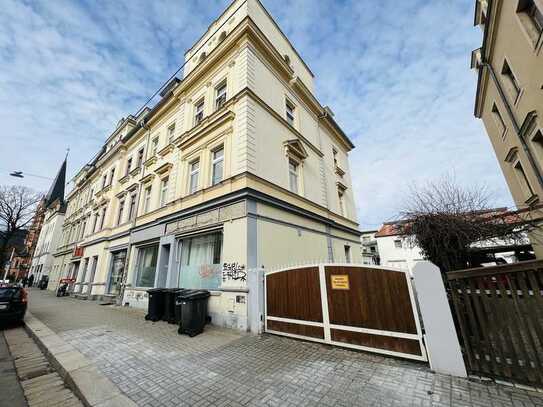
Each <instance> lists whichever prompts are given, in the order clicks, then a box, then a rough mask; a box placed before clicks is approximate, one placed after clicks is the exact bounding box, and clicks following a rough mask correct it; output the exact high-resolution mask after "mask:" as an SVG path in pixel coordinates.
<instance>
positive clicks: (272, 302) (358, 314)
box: [265, 264, 427, 361]
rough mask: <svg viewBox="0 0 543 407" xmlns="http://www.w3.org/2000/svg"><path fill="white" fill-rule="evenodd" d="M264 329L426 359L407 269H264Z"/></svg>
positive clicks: (325, 267)
mask: <svg viewBox="0 0 543 407" xmlns="http://www.w3.org/2000/svg"><path fill="white" fill-rule="evenodd" d="M265 295H266V300H265V304H266V310H265V316H266V318H265V329H266V331H267V332H270V333H274V334H278V335H285V336H291V337H295V338H300V339H306V340H311V341H317V342H323V343H328V344H331V345H337V346H344V347H348V348H355V349H361V350H366V351H371V352H375V353H382V354H386V355H393V356H399V357H404V358H408V359H415V360H423V361H426V360H427V359H426V352H425V349H424V345H423V342H422V332H421V328H420V324H419V320H418V314H417V312H416V308H415V301H414V297H413V291H412V287H411V281H410V279H409V276H408V275H407V272H405V271H401V270H391V269H386V268H383V267H375V266H374V267H372V266H355V265H346V264H342V265H335V264H320V265H315V266H306V267H301V268H289V269H284V270H279V271H273V272H269V273H266V278H265Z"/></svg>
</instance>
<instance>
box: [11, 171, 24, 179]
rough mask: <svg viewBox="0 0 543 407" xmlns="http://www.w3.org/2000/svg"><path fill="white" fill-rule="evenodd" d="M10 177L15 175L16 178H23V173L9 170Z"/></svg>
mask: <svg viewBox="0 0 543 407" xmlns="http://www.w3.org/2000/svg"><path fill="white" fill-rule="evenodd" d="M9 175H11V176H12V177H16V178H24V175H23V172H22V171H13V172H10V174H9Z"/></svg>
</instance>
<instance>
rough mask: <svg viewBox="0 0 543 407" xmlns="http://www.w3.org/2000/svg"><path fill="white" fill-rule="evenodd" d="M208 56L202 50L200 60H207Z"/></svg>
mask: <svg viewBox="0 0 543 407" xmlns="http://www.w3.org/2000/svg"><path fill="white" fill-rule="evenodd" d="M206 58H207V54H206V53H205V52H202V54H201V55H200V62H203V61H205V59H206Z"/></svg>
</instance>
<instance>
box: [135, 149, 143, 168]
mask: <svg viewBox="0 0 543 407" xmlns="http://www.w3.org/2000/svg"><path fill="white" fill-rule="evenodd" d="M143 153H144V150H143V148H140V150H139V151H138V158H137V161H136V168H140V167H141V166H142V164H143Z"/></svg>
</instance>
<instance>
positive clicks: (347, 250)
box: [344, 245, 351, 263]
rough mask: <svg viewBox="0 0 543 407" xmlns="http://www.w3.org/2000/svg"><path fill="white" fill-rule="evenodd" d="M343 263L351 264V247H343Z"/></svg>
mask: <svg viewBox="0 0 543 407" xmlns="http://www.w3.org/2000/svg"><path fill="white" fill-rule="evenodd" d="M344 248H345V263H350V262H351V246H348V245H345V247H344Z"/></svg>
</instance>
